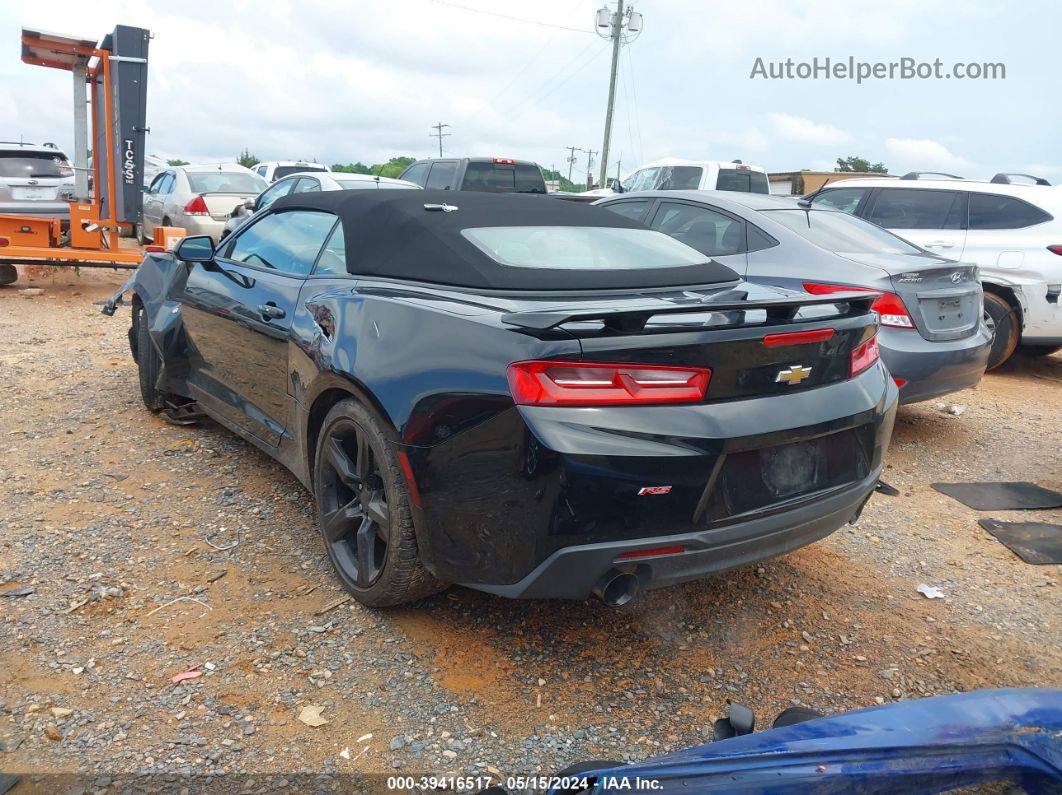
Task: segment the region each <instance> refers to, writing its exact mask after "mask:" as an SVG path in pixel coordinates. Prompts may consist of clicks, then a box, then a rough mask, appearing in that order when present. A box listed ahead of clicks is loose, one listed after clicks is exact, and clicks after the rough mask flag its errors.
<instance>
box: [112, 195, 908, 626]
mask: <svg viewBox="0 0 1062 795" xmlns="http://www.w3.org/2000/svg"><path fill="white" fill-rule="evenodd" d="M127 291H132V293H133V297H132V315H133V322H132V328H131V329H130V333H129V338H130V342H131V345H132V350H133V355H134V358H135V359H136V361H137V364H138V367H139V373H140V389H141V393H142V395H143V399H144V402H145V404H146V405H147V407H148V408H149V409H152V410H156V411H164V412H166V414H167V415H168V416H169V417H170V418H171V419H174V420H177V421H182V420H191V419H194V418H196V417H198V416H201V415H206V416H209V417H211V418H213V419H214V420H216V421H218V422H220V423H222V424H223V425H225V426H226V427H228V428H230V429H231V430H233V431H235V432H236V433H238V434H239V435H241V436H242V437H244V438H245V439H247V440H248V441H250V442H251V443H253V444H254V445H256V446H257V447H259V448H261V449H262V450H264V451H266V452H267V453H269V454H270V455H271V456H274V457H275V458H276V459H277V460H279V461H280V462H281V463H283V464H284V465H285V466H287V467H288V468H289V469H291V471H292V472H294V473H295V475H296V476H297V477H298V478H299V480H300V481H302V483H303V484H305V485H306V487H307V488H309V489H310V490H311V491H312V492H313V494H314V496H315V498H316V501H317V509H318V517H319V523H320V527H321V533H322V535H323V538H324V544H325V548H326V549H327V550H328V555H329V557H330V558H331V561H332V563H333V565H334V567H335V571H336V574H337V575H338V577H339V579H340V580H341V581H342V583H343V585H344V586H346V588H347V589H349V590H350V592H351V593H353V594H354V596H355V598H357V599H358V600H359V601H361V602H362V603H364V604H366V605H373V606H384V605H395V604H399V603H402V602H406V601H409V600H412V599H416V598H418V597H422V596H425V595H427V594H430V593H433V592H435V591H438V590H440V589H442V588H443V587H445V584H447V583H461V584H464V585H467V586H469V587H472V588H478V589H480V590H484V591H489V592H492V593H495V594H501V595H503V596H510V597H563V598H572V599H582V598H586V597H588V596H589V595H591V594H594V595H596V596H598V597H599V598H601V599H602V600H603V601H604V602H606V603H607V604H610V605H619V604H623V603H624V602H626V601H629V600H630V599H631V598H632V597H633V596H634V595H635V594H636V593H637V592H638V591H639V589H642V588H650V587H657V586H661V585H670V584H674V583H679V582H683V581H686V580H691V579H694V578H697V577H702V576H704V575H707V574H709V573H712V572H717V571H722V570H724V569H728V568H732V567H734V566H739V565H743V564H747V563H750V562H753V561H756V560H760V559H763V558H767V557H770V556H772V555H778V554H781V553H784V552H786V551H788V550H791V549H794V548H796V547H799V546H802V545H804V544H808V543H810V542H812V541H815V540H816V539H819V538H822V537H823V536H825V535H827V534H829V533H831V532H833V531H834V530H836V529H837V528H839V527H841V526H842V525H844V524H845V523H846V522H849V521H852V520H854V519H855V518H856V517H857V516H858V514H859V512H860V510H861V509H862V507H863V504H864V503H865V502H866V500H867V499H868V498H869V496H870V494H871V493H872V492H873V490H874V486H875V484H876V482H877V479H878V476H879V474H880V472H881V467H882V456H883V454H884V452H885V449H886V446H887V444H888V440H889V436H890V434H891V431H892V424H893V419H894V415H895V407H896V399H897V392H896V387H895V386H894V385H893V382H892V379H891V378H889V377H888V376H887V373H886V371H885V369H884V368H883V367H882V365H881V364H880V362H879V361H878V354H877V342H876V339H875V332H876V316H875V314H874V313H873V312H872V311H871V308H870V305H871V303H872V302H873V301H874V299H875V298H876V297H877V294H875V293H852V294H831V295H827V296H811V295H807V294H804V293H790V292H785V291H781V290H777V289H773V288H766V287H757V286H753V285H750V284H745V283H742V282H741V281H740V280H739V279H738V278H737V276H736V275H735V274H734V272H733V271H731V270H729V269H727V268H726V267H724V266H722V265H720V264H718V263H715V262H712V261H710V260H706V259H705V257H704V255H702V254H699V253H698V252H696V251H694V250H693V249H691V248H688V247H687V246H685V245H684V244H683V243H680V242H678V241H676V240H673V239H672V238H669V237H667V236H666V235H663V234H661V233H659V232H655V231H652V230H649V229H647V228H645V227H643V226H641V225H640V224H639V223H637V222H635V221H630V220H627V219H625V218H622V217H620V216H618V215H616V214H615V213H612V212H610V211H608V210H606V209H602V208H598V207H591V206H586V205H579V204H571V203H568V202H561V201H552V200H550V199H548V198H544V197H535V196H517V195H487V194H478V193H460V192H449V191H448V192H434V191H408V192H407V191H349V192H348V191H335V192H332V193H305V194H301V195H296V196H289V197H287V198H284V199H281V200H279V201H277V202H275V203H274V204H272V205H271V206H270V207H269V208H268V209H267V210H264V211H262V212H260V213H258V214H257V215H256V216H255V217H254V218H253V219H251V221H250V222H249V223H248V224H246V225H245V226H244V227H242V228H241V229H240V230H239V231H238V232H236V233H235V234H234V235H232V236H231V237H229V238H227V239H226V240H225V241H224V242H223V243H222V244H221V246H220V247H219V248H216V249H215V248H214V247H213V246H212V245H211V242H210V240H209V238H204V237H189V238H185V239H184V240H183V241H181V243H180V244H179V245H178V246H177V248H176V250H175V251H174V252H172V253H159V254H148V255H147V256H146V258H145V260H144V262H143V263H142V264H141V265H140V267H139V269H138V270H137V271H136V273H135V274H134V275H133V276H132V278H131V279H130V280H129V282H128V283H127V284H126V285H125V286H124V287H123V288H122V291H120V292H119V293H118V294H116V296H115V297H114V298H112V299H111V301H110V302H109V303H108V305H107V306H105V308H104V311H105V312H108V313H113V311H114V307H115V306H116V304H117V303H119V302H120V301H121V298H122V294H123V293H124V292H127Z"/></svg>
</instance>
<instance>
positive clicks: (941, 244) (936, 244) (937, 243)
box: [926, 240, 955, 248]
mask: <svg viewBox="0 0 1062 795" xmlns="http://www.w3.org/2000/svg"><path fill="white" fill-rule="evenodd" d="M926 248H955V244H954V243H949V242H948V241H947V240H934V241H933V242H931V243H926Z"/></svg>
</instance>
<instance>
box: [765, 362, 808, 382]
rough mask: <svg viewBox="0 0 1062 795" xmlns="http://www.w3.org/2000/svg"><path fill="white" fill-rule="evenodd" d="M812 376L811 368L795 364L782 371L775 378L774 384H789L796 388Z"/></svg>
mask: <svg viewBox="0 0 1062 795" xmlns="http://www.w3.org/2000/svg"><path fill="white" fill-rule="evenodd" d="M810 375H811V368H810V367H804V366H803V365H800V364H794V365H793V366H792V367H789V368H786V369H785V370H780V371H779V372H778V375H777V376H775V379H774V382H775V383H776V384H789V386H796V385H797V384H799V383H800V382H801V381H803V380H804V379H805V378H807V377H809V376H810Z"/></svg>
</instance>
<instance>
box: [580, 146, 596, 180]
mask: <svg viewBox="0 0 1062 795" xmlns="http://www.w3.org/2000/svg"><path fill="white" fill-rule="evenodd" d="M583 151H584V152H586V189H587V190H590V189H592V188H593V186H594V172H593V168H594V155H596V154H597V152H595V151H594V150H593V149H584V150H583Z"/></svg>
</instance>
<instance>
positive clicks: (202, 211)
mask: <svg viewBox="0 0 1062 795" xmlns="http://www.w3.org/2000/svg"><path fill="white" fill-rule="evenodd" d="M184 214H185V215H209V214H210V211H209V210H207V206H206V202H205V201H203V197H202V196H196V197H195V198H194V199H192V200H191V201H190V202H188V204H186V205H184Z"/></svg>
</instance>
